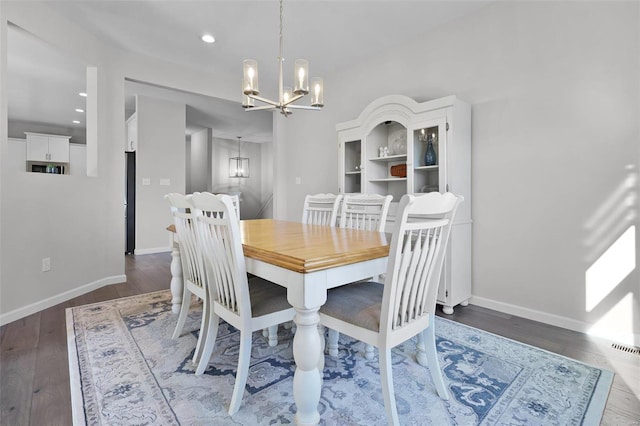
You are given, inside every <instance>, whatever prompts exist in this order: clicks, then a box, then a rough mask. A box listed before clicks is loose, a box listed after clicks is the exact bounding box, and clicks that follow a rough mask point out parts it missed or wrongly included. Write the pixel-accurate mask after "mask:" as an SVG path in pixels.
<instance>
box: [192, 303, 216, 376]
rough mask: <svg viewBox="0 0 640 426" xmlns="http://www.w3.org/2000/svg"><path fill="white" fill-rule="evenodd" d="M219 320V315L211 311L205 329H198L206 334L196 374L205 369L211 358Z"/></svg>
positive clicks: (199, 374)
mask: <svg viewBox="0 0 640 426" xmlns="http://www.w3.org/2000/svg"><path fill="white" fill-rule="evenodd" d="M219 322H220V317H219V316H218V315H216V314H214V313H213V312H212V313H211V318H210V319H209V323H208V324H207V328H206V330H205V331H203V330H200V333H206V336H205V338H204V348H203V349H202V355H200V361H198V368H196V376H201V375H202V374H203V373H204V371H205V370H206V369H207V365H209V360H210V359H211V354H212V353H213V348H214V347H215V345H216V338H217V337H218V323H219Z"/></svg>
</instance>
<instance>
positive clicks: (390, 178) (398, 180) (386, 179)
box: [369, 177, 407, 182]
mask: <svg viewBox="0 0 640 426" xmlns="http://www.w3.org/2000/svg"><path fill="white" fill-rule="evenodd" d="M403 180H404V181H406V180H407V178H406V177H403V178H398V177H389V178H382V179H369V182H396V181H397V182H400V181H403Z"/></svg>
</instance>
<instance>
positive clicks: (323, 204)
mask: <svg viewBox="0 0 640 426" xmlns="http://www.w3.org/2000/svg"><path fill="white" fill-rule="evenodd" d="M340 200H342V195H340V194H338V195H334V194H316V195H307V196H306V197H305V199H304V207H303V209H302V223H307V224H310V225H326V226H335V225H336V218H337V217H338V207H339V205H340Z"/></svg>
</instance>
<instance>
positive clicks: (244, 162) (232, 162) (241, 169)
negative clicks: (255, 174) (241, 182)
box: [229, 136, 249, 178]
mask: <svg viewBox="0 0 640 426" xmlns="http://www.w3.org/2000/svg"><path fill="white" fill-rule="evenodd" d="M229 177H234V178H248V177H249V159H248V158H247V157H241V156H240V136H238V156H237V157H231V158H229Z"/></svg>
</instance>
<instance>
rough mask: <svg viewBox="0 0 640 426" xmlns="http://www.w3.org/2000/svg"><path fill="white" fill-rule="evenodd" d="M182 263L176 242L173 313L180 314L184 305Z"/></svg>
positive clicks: (174, 248)
mask: <svg viewBox="0 0 640 426" xmlns="http://www.w3.org/2000/svg"><path fill="white" fill-rule="evenodd" d="M182 285H183V284H182V261H181V260H180V249H179V247H178V243H177V242H176V240H175V236H174V237H173V239H172V245H171V312H173V313H174V314H178V313H180V305H181V304H182Z"/></svg>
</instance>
